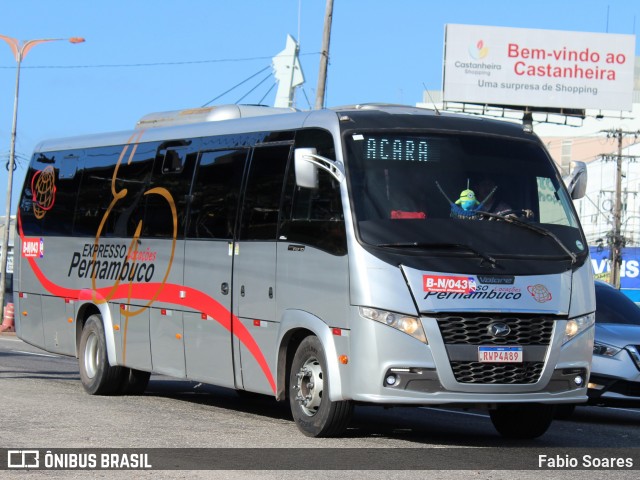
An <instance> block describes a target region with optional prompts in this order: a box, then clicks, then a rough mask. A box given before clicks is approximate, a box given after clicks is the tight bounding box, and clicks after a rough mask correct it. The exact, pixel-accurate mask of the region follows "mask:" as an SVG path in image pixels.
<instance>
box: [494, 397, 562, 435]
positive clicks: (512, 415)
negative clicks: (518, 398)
mask: <svg viewBox="0 0 640 480" xmlns="http://www.w3.org/2000/svg"><path fill="white" fill-rule="evenodd" d="M554 412H555V409H554V406H553V405H545V404H541V403H527V404H517V403H514V404H505V405H498V408H496V409H495V410H491V411H490V412H489V415H490V417H491V422H492V423H493V426H494V427H495V429H496V430H497V431H498V433H499V434H500V435H502V436H503V437H506V438H517V439H527V438H538V437H539V436H541V435H543V434H544V433H545V432H546V431H547V429H548V428H549V426H550V425H551V422H552V421H553V414H554Z"/></svg>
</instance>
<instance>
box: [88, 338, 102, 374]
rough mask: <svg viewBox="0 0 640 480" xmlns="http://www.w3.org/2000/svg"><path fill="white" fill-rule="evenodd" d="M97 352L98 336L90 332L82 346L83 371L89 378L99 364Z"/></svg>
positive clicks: (95, 371)
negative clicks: (84, 344) (83, 346)
mask: <svg viewBox="0 0 640 480" xmlns="http://www.w3.org/2000/svg"><path fill="white" fill-rule="evenodd" d="M99 353H100V349H99V347H98V336H97V335H95V334H91V335H90V336H89V338H88V339H87V344H86V346H85V348H84V371H85V372H86V374H87V377H89V378H93V377H95V376H96V373H97V371H98V366H99V365H100V360H99V358H98V355H99Z"/></svg>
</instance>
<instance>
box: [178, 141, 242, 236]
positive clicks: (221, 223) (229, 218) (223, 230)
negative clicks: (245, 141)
mask: <svg viewBox="0 0 640 480" xmlns="http://www.w3.org/2000/svg"><path fill="white" fill-rule="evenodd" d="M247 152H248V150H247V149H241V150H216V151H206V152H201V153H200V158H199V163H198V168H197V171H196V174H195V179H194V182H193V187H192V190H191V205H190V207H189V220H188V225H187V237H188V238H208V239H209V238H220V239H226V240H231V239H233V237H234V226H235V221H236V213H237V211H238V199H239V196H240V185H241V183H242V175H243V172H244V166H245V161H246V158H247Z"/></svg>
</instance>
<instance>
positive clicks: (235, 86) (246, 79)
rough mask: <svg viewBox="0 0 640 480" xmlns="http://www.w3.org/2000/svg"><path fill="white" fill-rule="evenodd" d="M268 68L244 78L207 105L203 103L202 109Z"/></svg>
mask: <svg viewBox="0 0 640 480" xmlns="http://www.w3.org/2000/svg"><path fill="white" fill-rule="evenodd" d="M269 68H271V65H269V66H268V67H264V68H263V69H262V70H260V71H258V72H256V73H254V74H253V75H251V76H250V77H249V78H245V79H244V80H243V81H241V82H240V83H238V84H236V85H234V86H233V87H231V88H230V89H229V90H227V91H226V92H222V93H221V94H220V95H218V96H217V97H215V98H212V99H211V100H209V101H208V102H207V103H205V104H204V105H202V106H203V107H206V106H207V105H209V104H211V103H213V102H215V101H216V100H218V99H219V98H220V97H223V96H225V95H226V94H227V93H229V92H231V91H232V90H235V89H236V88H238V87H239V86H240V85H243V84H245V83H247V82H248V81H249V80H251V79H252V78H253V77H256V76H258V75H260V74H261V73H262V72H264V71H265V70H268V69H269Z"/></svg>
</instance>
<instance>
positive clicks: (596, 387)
mask: <svg viewBox="0 0 640 480" xmlns="http://www.w3.org/2000/svg"><path fill="white" fill-rule="evenodd" d="M588 404H589V405H607V406H617V407H640V308H639V307H638V306H637V305H636V304H635V303H633V302H632V301H631V299H629V297H627V296H626V295H625V294H624V293H622V292H620V291H619V290H617V289H615V288H613V287H612V286H611V285H609V284H607V283H604V282H599V281H596V334H595V344H594V346H593V365H592V368H591V376H590V377H589V402H588Z"/></svg>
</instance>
